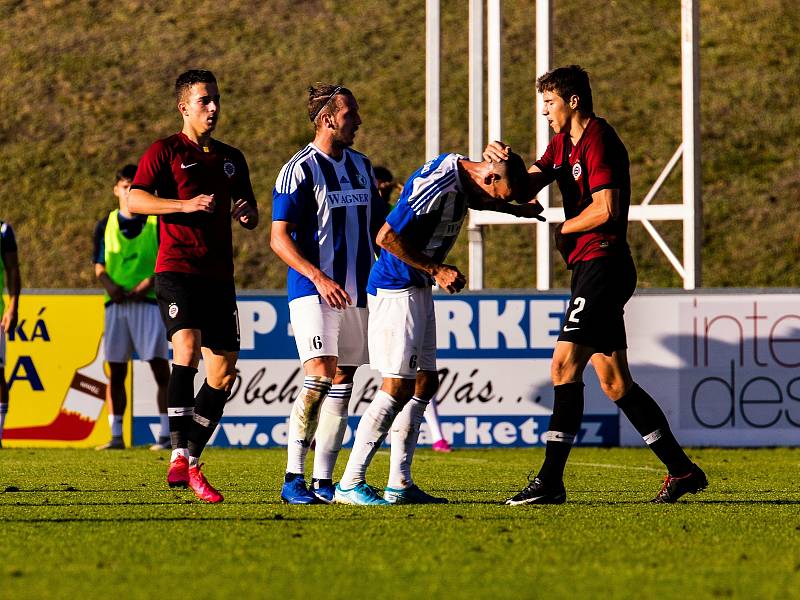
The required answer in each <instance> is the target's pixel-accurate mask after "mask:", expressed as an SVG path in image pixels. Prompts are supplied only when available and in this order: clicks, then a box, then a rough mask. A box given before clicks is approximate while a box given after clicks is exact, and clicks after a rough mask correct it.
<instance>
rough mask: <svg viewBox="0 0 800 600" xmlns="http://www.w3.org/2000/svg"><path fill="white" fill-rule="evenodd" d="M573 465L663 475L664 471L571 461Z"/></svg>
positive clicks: (651, 468)
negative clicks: (651, 472) (632, 470)
mask: <svg viewBox="0 0 800 600" xmlns="http://www.w3.org/2000/svg"><path fill="white" fill-rule="evenodd" d="M569 464H571V465H578V466H579V467H602V468H604V469H635V470H637V471H654V472H656V473H661V472H662V471H663V470H664V469H654V468H653V467H631V466H628V465H609V464H606V463H587V462H573V461H570V463H569Z"/></svg>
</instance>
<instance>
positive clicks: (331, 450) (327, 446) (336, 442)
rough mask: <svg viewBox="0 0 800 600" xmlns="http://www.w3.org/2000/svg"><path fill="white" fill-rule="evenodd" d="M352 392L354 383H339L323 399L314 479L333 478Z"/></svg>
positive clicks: (315, 449)
mask: <svg viewBox="0 0 800 600" xmlns="http://www.w3.org/2000/svg"><path fill="white" fill-rule="evenodd" d="M352 394H353V384H352V383H337V384H335V385H332V386H331V389H330V391H329V392H328V395H327V396H326V398H325V400H323V401H322V408H321V409H320V413H319V425H318V426H317V435H316V440H317V443H316V446H315V447H314V479H325V480H327V479H333V468H334V466H336V459H337V457H338V456H339V450H341V449H342V441H343V440H344V434H345V432H346V431H347V409H348V407H349V406H350V396H351V395H352Z"/></svg>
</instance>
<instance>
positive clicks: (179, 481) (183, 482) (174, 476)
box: [167, 455, 189, 488]
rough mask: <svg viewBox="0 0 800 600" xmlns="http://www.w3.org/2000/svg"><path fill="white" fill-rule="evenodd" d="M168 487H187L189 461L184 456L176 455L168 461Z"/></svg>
mask: <svg viewBox="0 0 800 600" xmlns="http://www.w3.org/2000/svg"><path fill="white" fill-rule="evenodd" d="M167 483H168V484H169V487H184V488H185V487H186V486H187V485H189V461H188V460H187V458H186V457H185V456H181V455H178V456H176V457H175V460H173V461H170V463H169V471H167Z"/></svg>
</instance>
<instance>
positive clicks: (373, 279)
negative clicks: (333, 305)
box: [335, 154, 542, 505]
mask: <svg viewBox="0 0 800 600" xmlns="http://www.w3.org/2000/svg"><path fill="white" fill-rule="evenodd" d="M526 190H527V174H526V171H525V164H524V163H523V162H522V159H521V158H520V157H519V156H517V155H516V154H512V155H511V156H510V157H509V159H508V160H507V161H503V162H489V161H484V162H472V161H469V160H467V159H466V158H464V157H463V156H460V155H458V154H442V155H441V156H438V157H437V158H435V159H433V160H431V161H429V162H427V163H425V165H424V166H422V167H421V168H420V169H418V170H417V171H416V172H414V174H413V175H411V177H410V178H409V180H408V181H407V182H406V184H405V186H404V187H403V193H402V194H401V196H400V200H399V201H398V203H397V206H395V208H394V210H392V212H391V213H390V214H389V216H388V217H387V219H386V223H385V224H384V225H383V227H382V228H381V230H380V232H379V233H378V238H377V242H378V244H379V245H380V246H381V248H382V251H381V254H380V256H379V257H378V261H377V262H376V263H375V266H374V267H373V268H372V271H371V272H370V276H369V282H368V284H367V291H368V292H369V296H368V304H369V358H370V365H371V366H372V368H373V369H376V370H378V371H380V372H381V375H382V376H383V383H382V385H381V389H380V390H378V392H376V394H375V396H374V397H373V399H372V402H370V405H369V407H368V408H367V410H366V411H365V412H364V414H363V415H362V417H361V421H360V422H359V424H358V429H357V430H356V436H355V441H354V443H353V450H352V451H351V453H350V458H349V460H348V461H347V467H346V468H345V472H344V475H342V479H341V481H340V482H339V483H338V484H337V485H336V493H335V499H336V502H339V503H342V504H357V505H380V504H389V503H397V504H405V503H409V504H412V503H415V504H430V503H443V502H447V500H445V499H444V498H436V497H434V496H431V495H430V494H428V493H426V492H424V491H422V490H421V489H420V488H419V487H418V486H417V485H415V484H414V481H413V479H412V477H411V461H412V459H413V457H414V450H415V448H416V445H417V438H418V436H419V428H420V424H421V423H422V419H423V415H424V413H425V409H426V407H427V406H428V403H429V402H430V400H431V398H433V396H434V394H435V393H436V391H437V389H438V387H439V377H438V371H437V369H436V317H435V314H434V310H433V295H432V286H433V284H434V283H436V284H437V285H439V287H440V288H442V289H443V290H446V291H447V292H448V293H450V294H454V293H456V292H458V291H460V290H461V289H462V288H463V287H464V284H465V282H466V278H465V277H464V275H463V274H462V273H461V272H460V271H459V270H458V269H457V268H456V267H454V266H452V265H448V264H445V263H444V260H445V258H446V257H447V253H448V252H449V251H450V248H452V246H453V244H454V243H455V241H456V238H457V237H458V233H459V231H460V230H461V225H462V223H463V222H464V218H465V217H466V216H467V212H468V211H467V209H468V208H474V209H477V210H497V211H501V212H507V213H510V214H515V215H517V216H521V217H522V216H524V217H535V216H537V215H538V214H539V213H540V212H541V210H542V207H541V206H540V205H539V204H538V203H536V202H533V203H531V204H524V205H522V206H514V205H511V204H508V202H507V201H508V200H510V199H511V198H512V197H514V198H519V199H522V198H524V197H526V193H527V192H526ZM390 428H391V436H392V437H391V458H390V461H391V468H390V471H389V482H388V485H387V487H386V490H385V491H384V497H383V498H381V497H380V496H379V495H378V494H377V493H376V492H375V490H374V489H373V488H372V487H371V486H369V485H368V484H367V483H366V472H367V468H368V467H369V464H370V462H371V461H372V458H373V457H374V456H375V452H377V450H378V448H379V447H380V445H381V444H382V443H383V440H384V439H385V438H386V436H387V434H388V433H389V430H390Z"/></svg>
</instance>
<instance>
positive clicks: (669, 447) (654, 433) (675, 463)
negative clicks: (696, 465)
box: [617, 383, 692, 475]
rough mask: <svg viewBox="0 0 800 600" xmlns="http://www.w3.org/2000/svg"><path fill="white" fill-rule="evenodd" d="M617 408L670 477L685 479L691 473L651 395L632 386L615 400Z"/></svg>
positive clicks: (689, 464) (678, 445)
mask: <svg viewBox="0 0 800 600" xmlns="http://www.w3.org/2000/svg"><path fill="white" fill-rule="evenodd" d="M617 406H618V407H619V409H620V410H621V411H622V412H623V413H624V414H625V416H626V417H628V420H629V421H630V422H631V425H633V426H634V428H635V429H636V431H638V432H639V435H641V436H642V439H644V441H645V442H646V443H647V445H648V447H649V448H650V449H651V450H652V451H653V452H654V453H655V455H656V456H657V457H658V459H659V460H660V461H661V462H662V463H664V465H666V467H667V470H668V471H669V474H670V475H685V474H686V473H688V472H689V471H690V470H691V468H692V461H691V460H689V457H688V456H686V453H685V452H684V451H683V448H681V446H680V444H679V443H678V441H677V440H676V439H675V436H674V435H672V430H671V429H670V428H669V422H668V421H667V417H666V416H665V415H664V412H663V411H662V410H661V408H659V406H658V404H656V401H655V400H653V398H652V397H651V396H650V394H648V393H647V392H645V391H644V390H643V389H642V388H640V387H639V386H638V385H637V384H635V383H634V384H633V387H632V388H631V389H630V390H629V391H628V393H627V394H625V395H624V396H623V397H622V398H620V399H619V400H617Z"/></svg>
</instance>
